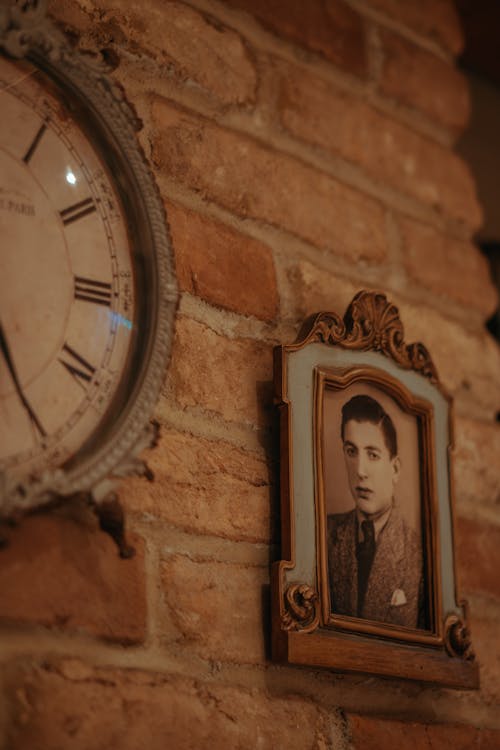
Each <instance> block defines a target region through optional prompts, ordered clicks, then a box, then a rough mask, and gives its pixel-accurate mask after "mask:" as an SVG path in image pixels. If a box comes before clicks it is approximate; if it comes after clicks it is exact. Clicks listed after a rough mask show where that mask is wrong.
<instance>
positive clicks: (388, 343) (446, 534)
mask: <svg viewBox="0 0 500 750" xmlns="http://www.w3.org/2000/svg"><path fill="white" fill-rule="evenodd" d="M275 392H276V403H277V406H278V409H279V413H280V436H281V437H280V444H281V525H282V559H281V560H280V561H278V562H276V563H274V565H273V570H272V629H273V638H272V643H273V658H274V659H276V660H277V661H285V662H290V663H296V664H304V665H310V666H322V667H330V668H333V669H337V670H341V671H353V672H363V673H369V674H375V675H381V676H396V677H403V678H407V679H413V680H423V681H428V682H434V683H439V684H444V685H448V686H452V687H464V688H474V687H478V682H479V673H478V667H477V664H476V662H475V661H474V653H473V649H472V645H471V639H470V629H469V625H468V609H467V603H466V602H465V601H463V600H460V599H459V597H458V595H457V590H456V573H455V565H454V551H453V493H452V478H451V471H450V453H451V448H452V445H453V431H452V401H451V398H450V397H449V395H448V394H447V393H446V391H445V389H444V388H443V386H442V384H441V383H440V381H439V377H438V374H437V370H436V367H435V365H434V363H433V361H432V358H431V356H430V354H429V352H428V350H427V349H426V347H425V346H424V345H423V344H421V343H410V344H408V343H406V342H405V336H404V328H403V324H402V321H401V319H400V316H399V311H398V309H397V307H396V306H395V305H394V304H392V303H391V302H389V301H388V300H387V297H386V296H385V294H383V293H381V292H368V291H360V292H358V293H357V294H356V295H355V297H354V298H353V300H352V302H351V303H350V305H349V306H348V308H347V311H346V313H345V315H344V316H343V317H341V316H340V315H338V314H336V313H331V312H324V313H319V314H316V315H313V316H311V317H310V318H309V319H308V320H307V321H305V323H304V325H303V327H302V330H301V332H300V334H299V337H298V340H297V341H296V342H295V343H294V344H290V345H283V346H279V347H276V349H275ZM365 392H366V395H368V396H370V395H371V396H372V397H373V396H374V395H375V396H376V397H377V399H378V400H379V401H380V403H381V404H384V407H383V408H384V409H385V410H386V411H387V412H388V413H389V414H390V415H392V420H393V422H394V424H395V425H396V431H397V430H400V433H401V436H402V438H403V439H404V440H405V441H406V443H405V448H404V450H405V451H406V454H407V456H410V457H411V461H408V460H407V461H406V465H407V466H408V463H411V462H413V464H414V467H415V470H414V474H415V472H416V474H415V476H416V477H417V479H415V476H413V475H412V476H413V479H411V480H410V479H408V478H407V480H406V487H407V488H409V487H410V484H411V482H412V483H413V485H414V486H412V487H411V493H408V494H409V495H411V497H414V498H416V500H415V501H414V507H410V501H409V500H408V501H407V506H408V507H405V508H404V509H403V510H404V512H405V513H406V516H407V517H408V518H409V517H410V514H413V515H414V516H415V518H416V519H417V520H415V521H413V522H412V523H413V529H414V530H413V531H412V532H411V534H413V536H412V537H411V538H412V539H413V538H415V539H418V540H419V541H418V544H419V549H420V550H421V557H415V558H414V559H415V561H417V562H413V558H411V559H409V562H408V566H407V567H408V569H409V571H410V573H411V571H412V570H413V573H415V576H416V578H417V579H419V580H420V585H419V588H418V591H419V592H423V594H422V593H419V600H418V603H419V607H418V619H413V620H408V621H405V619H404V616H403V614H402V613H403V612H404V611H405V609H407V608H405V607H401V609H400V610H397V606H400V605H401V604H407V600H406V596H405V594H404V591H401V590H400V589H396V590H395V591H394V594H393V601H391V602H390V604H391V607H392V609H391V608H386V609H385V610H383V611H384V612H387V613H388V614H387V615H385V614H384V615H382V614H380V615H379V614H377V615H376V617H374V616H370V615H368V616H365V615H364V612H363V609H360V607H362V605H360V604H359V599H358V609H357V611H356V610H354V611H350V610H349V609H342V608H340V609H338V610H337V609H335V608H336V607H337V606H339V607H340V605H337V604H334V602H337V601H339V598H338V596H337V598H336V596H335V587H336V586H337V588H338V587H339V586H340V585H341V584H342V585H343V583H344V582H345V584H346V587H347V588H348V589H349V590H350V589H352V588H353V587H354V586H355V584H354V583H353V581H354V579H355V577H356V575H357V574H356V573H355V572H354V573H353V571H356V570H357V567H352V568H351V567H348V572H344V569H343V568H341V566H340V565H339V562H338V561H339V560H340V559H343V560H344V561H345V560H354V559H355V555H356V552H355V550H356V549H357V546H356V545H357V544H358V542H356V539H357V538H358V539H359V538H360V537H356V533H355V532H353V536H352V539H351V537H349V540H350V543H351V545H352V552H350V553H349V554H350V555H351V557H348V558H339V557H338V556H336V554H335V553H334V552H333V551H332V550H333V547H332V544H335V539H334V538H333V537H331V531H330V529H331V528H333V526H331V525H332V524H333V525H335V524H336V523H340V521H339V520H338V519H342V523H344V519H347V518H348V519H349V524H350V523H351V519H353V520H352V522H353V523H354V519H355V518H356V517H358V518H359V519H361V517H362V514H361V511H360V507H361V506H362V503H360V505H359V507H358V510H357V511H356V509H355V499H353V498H355V495H354V490H353V489H352V488H351V491H352V492H353V498H351V499H350V501H349V502H350V503H352V505H353V506H354V509H353V510H352V511H349V512H343V513H341V514H340V515H335V513H334V514H333V515H331V514H329V513H328V507H329V504H330V505H331V504H332V496H335V493H337V499H336V500H335V502H338V501H339V500H340V499H341V500H342V502H343V501H344V498H343V497H341V491H340V490H333V489H332V488H333V485H332V484H331V481H330V480H329V479H328V478H327V477H328V476H329V475H328V472H327V468H326V464H325V461H326V463H329V464H332V463H333V464H334V465H335V466H334V469H333V471H334V472H335V477H336V482H337V483H338V486H341V484H342V482H344V480H343V479H342V480H341V474H343V473H344V468H343V464H344V460H343V459H340V460H338V458H335V457H338V455H342V453H341V450H342V448H341V446H342V442H341V440H340V432H341V430H340V429H339V425H340V409H339V405H340V404H341V403H342V402H344V403H346V402H347V400H348V399H349V398H352V394H354V395H358V394H361V393H365ZM325 394H326V395H325ZM391 410H392V411H391ZM398 415H401V416H400V417H399V416H398ZM351 418H352V417H351ZM398 419H399V422H398V421H397V420H398ZM329 421H330V422H331V424H334V425H335V429H333V428H331V427H329V424H328V423H329ZM361 421H363V418H361ZM405 425H406V426H405ZM343 429H344V428H343V427H342V430H343ZM405 431H406V432H405ZM342 434H343V433H342ZM331 435H333V436H334V437H331ZM405 435H412V436H414V437H412V438H411V440H410V439H409V438H407V437H405ZM334 439H335V441H337V442H338V444H339V448H338V452H337V453H335V454H331V452H330V451H331V446H332V445H333V444H334V443H333V440H334ZM328 441H330V442H328ZM335 450H336V451H337V448H336V449H335ZM326 454H328V455H326ZM332 455H334V458H332ZM398 460H399V458H398ZM335 461H336V463H335ZM328 471H330V469H328ZM329 482H330V483H329ZM342 486H343V485H342ZM345 486H348V485H347V480H345ZM363 493H364V495H363ZM371 493H372V490H364V489H363V488H362V490H361V495H362V496H368V497H374V495H373V494H371ZM346 502H347V501H346ZM394 502H395V501H394V496H393V500H392V503H393V504H392V506H391V508H392V510H390V511H387V514H386V515H385V516H384V519H387V517H388V516H389V518H392V517H393V516H394V519H396V515H395V513H396V511H395V510H394ZM356 505H357V503H356ZM363 507H364V506H363ZM336 512H337V511H336ZM384 512H385V511H384ZM398 513H399V511H398ZM327 518H328V525H327ZM330 519H331V520H330ZM346 523H347V522H346ZM384 523H386V524H387V525H386V526H384V527H383V529H384V528H389V522H388V521H387V520H385V521H384ZM401 524H402V525H401V526H398V529H400V528H401V529H403V528H404V529H406V531H405V533H408V534H410V532H409V531H408V528H409V526H410V525H411V524H410V522H409V521H408V522H404V523H403V521H401ZM393 525H395V521H394V524H393ZM356 528H357V526H356ZM359 528H360V527H359ZM353 529H354V526H353ZM379 533H382V534H383V533H384V532H383V531H382V532H379ZM357 534H359V535H360V534H361V531H358V532H357ZM346 538H347V536H346ZM379 538H380V537H379ZM388 538H389V532H386V539H388ZM409 538H410V537H409V536H408V539H409ZM332 539H334V541H333V542H332ZM377 544H378V543H377ZM406 544H407V543H406ZM387 549H388V548H387V547H385V548H384V550H385V552H384V554H386V553H387ZM409 549H410V547H408V546H405V547H404V550H405V552H404V554H405V555H406V554H408V555H409V552H408V550H409ZM375 554H376V553H375ZM381 554H382V553H380V555H381ZM387 554H390V552H389V553H387ZM419 559H423V567H422V568H420V563H418V560H419ZM345 564H346V565H347V566H349V565H351V563H350V562H349V563H348V564H347V563H345ZM356 565H357V564H356ZM335 566H336V567H335ZM400 568H401V570H402V568H403V566H402V565H400ZM332 571H333V573H332ZM346 571H347V568H346ZM415 571H416V572H415ZM419 571H420V572H419ZM332 575H333V578H332ZM370 575H371V574H370ZM374 575H375V574H374ZM401 575H403V573H402V572H401ZM344 579H345V580H344ZM334 580H335V581H337V583H334ZM357 580H359V579H357ZM369 580H370V579H369ZM338 581H340V582H341V583H338ZM356 585H357V584H356ZM408 590H409V589H408ZM394 595H396V596H395V598H394ZM332 597H333V598H332ZM398 597H399V599H398ZM353 601H354V600H353ZM415 604H416V602H415ZM392 605H393V606H392ZM384 606H385V604H384ZM414 609H415V610H416V609H417V608H416V607H414ZM396 610H397V611H396ZM380 611H381V612H382V609H380ZM398 617H399V618H400V619H399V620H398V619H397V618H398ZM408 617H410V616H409V615H408ZM412 617H415V615H412Z"/></svg>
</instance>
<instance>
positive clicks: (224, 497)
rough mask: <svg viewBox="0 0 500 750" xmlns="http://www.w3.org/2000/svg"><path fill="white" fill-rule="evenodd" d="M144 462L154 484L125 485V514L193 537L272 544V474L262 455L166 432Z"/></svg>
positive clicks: (221, 443) (130, 483) (129, 483)
mask: <svg viewBox="0 0 500 750" xmlns="http://www.w3.org/2000/svg"><path fill="white" fill-rule="evenodd" d="M147 461H148V465H149V466H150V467H151V469H152V470H153V472H154V474H155V481H154V482H148V483H145V482H144V480H142V479H137V480H133V481H130V482H125V483H124V485H123V489H122V491H121V493H120V498H121V500H122V502H123V503H124V505H125V506H126V507H127V508H128V509H129V510H131V511H133V512H136V513H140V514H141V515H142V514H148V515H153V516H154V517H155V518H160V519H162V520H165V521H167V522H168V523H171V524H174V525H175V526H179V527H181V528H183V529H185V530H186V531H190V532H193V533H199V534H200V533H201V534H213V535H215V536H219V537H223V538H225V539H234V540H241V541H251V542H269V541H270V534H271V510H272V498H273V492H274V491H273V489H272V488H271V487H270V483H271V481H272V480H273V472H271V471H270V470H269V468H268V466H267V464H266V461H265V460H264V459H263V458H262V456H259V455H257V454H256V453H252V452H251V451H248V450H242V449H241V448H236V447H234V446H232V445H230V444H229V443H226V442H224V441H220V440H217V441H215V440H206V439H204V438H199V437H195V436H194V435H189V434H186V433H182V432H176V431H175V430H166V429H164V430H163V431H162V436H161V439H160V443H159V445H158V446H157V447H156V448H155V449H154V450H152V451H151V452H150V455H149V456H148V457H147Z"/></svg>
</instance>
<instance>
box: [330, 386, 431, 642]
mask: <svg viewBox="0 0 500 750" xmlns="http://www.w3.org/2000/svg"><path fill="white" fill-rule="evenodd" d="M325 385H326V387H325V389H324V394H323V420H322V422H323V446H322V448H323V450H322V453H323V482H324V485H323V486H324V503H325V512H326V524H325V530H326V553H327V554H326V556H327V576H328V590H329V596H330V608H331V612H332V614H333V615H334V616H339V615H340V616H346V617H352V618H361V619H364V620H370V621H374V622H378V623H386V624H390V625H393V626H400V627H403V628H411V629H426V628H427V626H428V623H427V619H428V618H427V615H426V597H425V576H424V547H425V545H424V539H423V536H424V532H423V523H422V501H421V487H420V472H419V466H420V457H419V437H418V420H417V417H416V416H415V415H414V414H410V413H408V411H406V410H405V409H403V408H402V407H401V406H400V405H399V404H398V403H397V401H396V400H395V398H393V397H392V396H391V395H389V394H388V393H387V392H384V390H382V389H381V388H378V387H376V386H374V385H371V384H370V383H367V382H356V383H353V384H352V385H350V386H348V387H345V388H342V389H338V388H334V387H329V386H328V380H327V381H326V382H325Z"/></svg>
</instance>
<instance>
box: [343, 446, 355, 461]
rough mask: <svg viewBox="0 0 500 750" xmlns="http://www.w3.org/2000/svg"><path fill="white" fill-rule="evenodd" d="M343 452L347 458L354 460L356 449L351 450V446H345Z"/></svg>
mask: <svg viewBox="0 0 500 750" xmlns="http://www.w3.org/2000/svg"><path fill="white" fill-rule="evenodd" d="M344 450H345V453H346V455H347V456H349V458H354V456H355V455H356V449H355V448H353V447H352V446H351V445H346V447H345V448H344Z"/></svg>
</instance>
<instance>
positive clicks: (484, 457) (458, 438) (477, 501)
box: [454, 419, 500, 510]
mask: <svg viewBox="0 0 500 750" xmlns="http://www.w3.org/2000/svg"><path fill="white" fill-rule="evenodd" d="M455 446H456V449H455V457H454V458H455V460H454V467H455V492H456V495H457V500H458V501H459V502H461V501H464V502H468V503H469V504H471V505H474V506H476V508H478V510H480V508H481V506H482V505H484V506H489V507H499V506H500V477H499V475H498V456H499V455H500V425H499V424H498V423H497V422H480V421H478V420H474V419H457V421H456V427H455Z"/></svg>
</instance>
